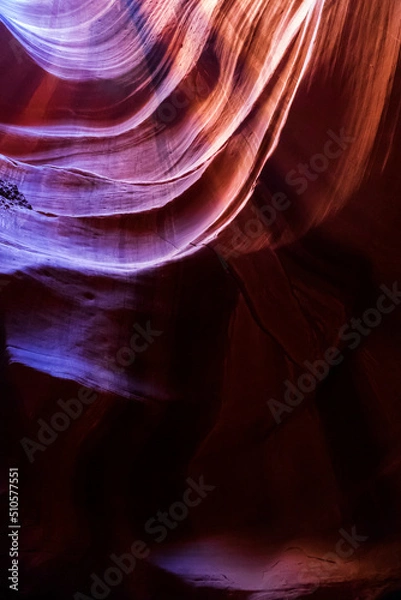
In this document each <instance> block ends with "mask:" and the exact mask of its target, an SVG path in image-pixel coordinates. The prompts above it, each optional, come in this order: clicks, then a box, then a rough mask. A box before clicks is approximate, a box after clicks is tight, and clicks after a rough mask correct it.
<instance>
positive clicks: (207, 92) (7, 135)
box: [0, 0, 401, 397]
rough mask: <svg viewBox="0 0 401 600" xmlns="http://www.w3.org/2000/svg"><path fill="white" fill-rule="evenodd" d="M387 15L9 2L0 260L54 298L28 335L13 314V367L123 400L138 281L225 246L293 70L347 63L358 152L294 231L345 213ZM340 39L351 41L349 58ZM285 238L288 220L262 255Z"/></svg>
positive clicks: (277, 122) (249, 3)
mask: <svg viewBox="0 0 401 600" xmlns="http://www.w3.org/2000/svg"><path fill="white" fill-rule="evenodd" d="M373 4H375V3H373ZM398 13H399V3H398V1H396V0H388V1H386V2H382V3H380V4H379V5H375V6H373V5H372V6H371V5H370V4H369V5H367V3H364V2H362V1H359V2H356V3H355V2H350V1H348V0H340V1H338V2H334V3H333V2H327V1H325V0H303V1H302V0H298V1H294V0H291V1H290V0H286V1H284V0H279V1H277V2H273V1H270V0H260V1H255V0H243V1H241V2H240V1H235V2H230V3H224V2H222V0H213V1H212V0H210V1H206V0H205V1H203V2H199V1H198V0H196V1H192V2H187V3H180V2H177V1H171V2H168V3H166V2H162V1H159V2H157V1H154V2H144V3H142V4H138V3H136V2H130V1H128V0H127V1H126V2H123V1H122V0H121V1H112V0H110V1H106V0H98V1H96V2H93V1H86V2H83V1H82V0H73V1H71V2H68V3H67V4H65V5H64V4H63V3H59V2H57V1H56V0H47V1H46V2H39V1H38V2H35V1H34V0H32V1H30V2H26V1H25V0H4V1H3V2H2V3H1V10H0V18H1V21H2V23H3V24H4V26H3V27H2V30H1V33H2V35H1V54H2V56H3V57H4V59H3V60H4V63H3V64H5V65H7V74H6V75H4V77H5V78H6V79H7V86H5V87H4V88H3V90H4V91H3V92H2V98H1V103H2V104H1V115H2V122H1V124H0V132H1V149H0V153H1V159H0V177H1V178H2V179H4V180H6V181H7V182H10V183H12V184H16V185H17V186H18V189H19V190H20V192H21V193H23V194H24V195H25V197H26V198H27V201H28V202H29V203H30V204H31V205H32V207H33V210H31V211H28V210H25V209H24V208H23V207H20V208H15V209H14V208H13V209H11V210H8V211H4V210H2V211H1V215H0V221H1V223H0V224H1V230H0V260H1V264H2V271H3V273H4V275H6V276H7V275H12V274H15V273H18V272H20V273H21V272H22V273H24V277H28V278H30V280H31V281H32V282H33V283H32V285H34V287H35V286H39V289H44V290H46V293H47V294H50V295H51V296H52V297H53V296H54V298H56V299H57V300H55V299H54V298H53V300H54V302H53V303H52V305H51V309H47V310H46V311H42V312H41V311H40V310H39V314H40V317H39V316H36V317H35V319H36V325H33V324H32V318H31V317H29V307H28V308H27V307H26V306H25V307H23V306H20V307H19V309H18V310H15V311H14V312H13V313H12V314H11V315H10V316H9V317H8V319H9V321H8V323H7V335H8V342H9V352H10V357H11V360H13V361H19V362H22V363H23V364H25V365H28V366H31V367H34V368H37V369H39V370H43V371H45V372H49V373H51V374H53V375H57V376H59V377H71V378H73V379H75V380H77V381H80V382H81V383H84V384H85V383H86V384H88V385H91V386H94V387H98V388H104V389H109V390H112V391H115V392H117V393H121V394H126V395H130V394H132V393H134V391H135V390H134V387H133V384H132V382H129V381H128V382H127V381H124V382H122V379H123V376H122V375H121V374H115V373H114V372H113V373H111V372H110V368H109V366H110V361H109V356H110V354H113V353H114V354H115V352H116V350H118V348H119V347H120V346H121V343H122V334H121V333H120V330H119V327H118V325H117V324H116V317H117V318H118V316H119V315H120V313H121V311H122V310H123V308H124V309H125V307H126V306H127V302H128V303H131V304H130V305H131V306H135V305H136V304H137V302H138V297H140V292H134V291H133V290H132V284H133V283H134V282H138V281H140V277H141V273H142V272H144V271H146V272H149V270H150V269H154V268H156V267H160V266H161V265H163V264H166V263H168V262H169V261H172V260H176V259H178V258H183V257H185V256H187V255H189V254H192V253H194V252H196V251H197V249H198V248H199V247H202V246H204V245H212V246H213V244H214V243H217V242H218V241H219V236H220V235H221V234H222V233H224V230H225V229H226V228H227V226H228V225H229V224H230V223H231V222H232V221H233V219H234V218H235V217H236V216H237V215H239V214H240V212H241V210H242V209H243V208H244V207H245V206H246V204H247V202H248V201H249V198H250V197H251V196H252V193H253V190H254V188H255V185H256V183H257V180H258V177H259V175H260V173H261V170H262V168H263V166H264V165H265V164H266V161H267V159H268V158H269V157H270V156H271V155H272V152H273V151H274V149H275V148H276V146H277V143H278V141H279V137H280V133H281V132H282V130H283V127H284V125H285V123H286V121H287V118H288V116H289V114H290V111H291V109H292V106H293V102H294V98H295V97H296V94H297V91H299V87H300V86H301V84H302V83H303V81H304V79H305V77H306V76H307V77H308V78H310V79H311V78H312V79H313V77H314V75H315V74H317V73H318V74H319V76H322V74H324V75H325V76H327V77H329V75H330V72H331V70H332V69H333V68H334V66H335V65H336V64H338V63H340V68H342V67H341V61H343V62H344V65H343V69H344V73H345V76H344V89H343V90H342V93H343V94H344V96H347V95H348V97H349V103H348V107H347V108H346V110H345V111H344V115H343V117H344V122H345V123H347V124H349V127H350V132H351V129H352V134H353V136H355V139H356V142H355V143H354V144H353V146H352V156H351V158H350V157H349V156H347V158H346V157H344V158H341V159H340V160H339V161H338V163H337V164H336V166H335V168H334V171H335V172H333V173H332V175H331V179H330V181H328V182H327V189H326V193H325V194H324V195H323V196H322V197H321V199H320V202H318V203H315V204H314V205H313V207H311V206H308V210H307V211H305V213H304V214H303V215H301V217H302V221H303V225H304V226H305V228H308V227H310V226H312V225H315V224H317V223H319V222H321V221H322V220H323V219H324V218H325V217H326V216H327V215H329V214H331V213H332V212H333V211H334V210H336V209H337V208H338V207H339V206H341V205H343V204H344V203H346V202H347V200H348V198H349V197H350V194H351V193H352V191H353V189H355V187H356V186H357V185H358V184H359V183H360V182H361V180H362V179H363V177H364V174H365V172H366V168H367V165H368V162H369V159H370V153H371V150H372V147H373V144H374V142H375V139H376V134H377V130H378V126H379V123H380V121H381V119H382V116H383V113H384V111H385V109H386V101H387V99H388V95H389V92H390V91H391V86H392V84H393V77H394V71H395V65H396V60H397V57H398V52H399V46H400V42H399V40H400V30H401V25H400V18H399V14H398ZM362 23H363V25H364V26H363V27H361V24H362ZM342 36H343V37H344V36H345V37H346V38H347V39H349V40H351V41H352V48H351V50H350V51H348V48H347V52H346V61H347V63H346V64H345V56H344V53H343V52H341V51H340V40H342V44H343V46H344V41H343V39H342ZM378 49H379V50H378ZM172 107H173V109H172ZM329 126H331V123H330V124H329ZM350 163H351V164H352V169H351V168H350ZM335 182H338V183H335ZM294 235H295V234H294V231H293V229H292V228H291V227H289V226H288V227H287V226H286V225H285V224H283V225H282V226H281V231H280V235H278V236H276V238H275V242H274V244H273V245H272V247H274V246H278V245H280V244H284V243H287V242H288V241H290V240H291V239H293V237H294ZM261 245H262V246H268V245H271V242H270V241H269V238H268V237H266V239H265V240H262V241H260V240H259V246H261ZM46 268H47V269H48V268H50V269H51V276H50V277H49V276H48V275H46V272H45V270H46ZM99 276H100V277H102V276H105V277H107V278H108V281H109V282H111V281H112V280H113V279H114V282H113V283H109V284H108V285H109V289H105V290H104V292H102V291H99V290H97V291H96V299H97V304H96V308H97V312H96V314H95V313H94V312H93V310H92V306H91V299H90V298H91V295H92V296H93V291H94V289H95V284H94V283H93V281H94V278H96V277H99ZM85 277H86V279H85ZM128 281H129V286H128V283H127V282H128ZM105 285H106V284H105ZM92 288H93V289H92ZM106 288H107V285H106ZM128 288H129V290H128ZM35 289H36V288H35ZM111 289H113V294H111V292H110V290H111ZM127 294H128V296H129V298H128V301H127ZM73 298H75V299H73ZM32 310H34V307H33V306H32ZM66 311H67V314H68V323H69V325H68V328H69V334H68V336H65V335H63V333H62V332H63V331H64V332H65V320H66ZM154 312H155V319H156V320H157V312H158V308H157V307H156V308H155V310H154ZM159 312H160V311H159ZM155 326H157V324H156V325H155ZM100 330H101V331H103V333H104V335H103V337H102V336H101V335H100V334H97V333H96V334H95V333H94V332H95V331H96V332H99V331H100ZM94 337H95V339H94ZM55 339H58V340H59V341H58V342H57V343H56V342H54V340H55ZM60 340H61V341H60ZM110 345H111V346H113V348H111V349H110ZM50 357H51V360H49V359H50ZM95 371H96V374H94V372H95ZM145 387H146V386H145ZM145 391H146V390H145V389H142V390H136V392H138V397H139V396H141V394H142V393H145ZM156 395H157V394H156Z"/></svg>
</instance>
